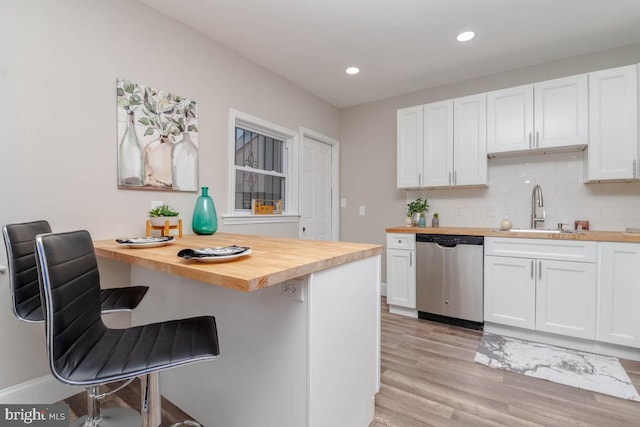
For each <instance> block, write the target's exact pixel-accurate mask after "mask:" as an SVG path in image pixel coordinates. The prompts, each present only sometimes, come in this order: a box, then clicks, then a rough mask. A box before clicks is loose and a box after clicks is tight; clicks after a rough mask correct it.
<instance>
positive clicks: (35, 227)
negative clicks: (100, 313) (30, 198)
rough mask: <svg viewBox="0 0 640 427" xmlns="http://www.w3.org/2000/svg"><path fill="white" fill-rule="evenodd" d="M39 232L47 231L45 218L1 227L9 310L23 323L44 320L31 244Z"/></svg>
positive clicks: (48, 228)
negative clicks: (5, 250) (4, 248)
mask: <svg viewBox="0 0 640 427" xmlns="http://www.w3.org/2000/svg"><path fill="white" fill-rule="evenodd" d="M42 233H51V226H50V225H49V223H48V222H47V221H33V222H24V223H20V224H10V225H5V226H4V227H3V228H2V234H3V236H4V243H5V246H6V248H7V260H8V263H9V283H10V288H11V301H12V306H13V312H14V314H15V315H16V317H18V318H19V319H21V320H24V321H27V322H42V321H43V320H44V313H43V312H42V302H41V300H40V285H39V284H38V271H37V268H36V261H35V247H34V244H35V239H36V235H38V234H42ZM98 301H99V300H98Z"/></svg>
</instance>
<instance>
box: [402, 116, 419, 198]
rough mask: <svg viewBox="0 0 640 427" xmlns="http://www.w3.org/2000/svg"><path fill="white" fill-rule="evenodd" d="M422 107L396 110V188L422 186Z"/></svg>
mask: <svg viewBox="0 0 640 427" xmlns="http://www.w3.org/2000/svg"><path fill="white" fill-rule="evenodd" d="M422 120H423V116H422V106H421V105H420V106H418V107H411V108H404V109H402V110H398V124H397V125H398V141H397V151H398V153H397V168H398V175H397V176H398V180H397V185H398V188H418V187H421V186H422V158H423V155H422V136H423V127H422V126H423V124H422Z"/></svg>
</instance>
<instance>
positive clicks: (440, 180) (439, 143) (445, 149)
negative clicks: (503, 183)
mask: <svg viewBox="0 0 640 427" xmlns="http://www.w3.org/2000/svg"><path fill="white" fill-rule="evenodd" d="M486 111H487V110H486V95H485V94H480V95H473V96H467V97H464V98H457V99H449V100H446V101H441V102H434V103H431V104H426V105H422V106H419V107H412V108H405V109H402V110H398V159H397V161H398V166H397V167H398V188H424V187H430V188H433V187H454V186H463V185H464V186H472V185H487V147H486V145H487V128H486V121H487V119H486V117H487V115H486ZM418 114H421V116H420V117H419V118H418V117H417V115H418Z"/></svg>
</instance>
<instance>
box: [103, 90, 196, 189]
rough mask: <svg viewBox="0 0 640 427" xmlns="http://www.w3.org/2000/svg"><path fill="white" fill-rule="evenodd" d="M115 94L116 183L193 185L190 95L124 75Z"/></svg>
mask: <svg viewBox="0 0 640 427" xmlns="http://www.w3.org/2000/svg"><path fill="white" fill-rule="evenodd" d="M116 87H117V97H118V188H128V189H142V190H173V191H198V106H197V104H196V102H195V101H192V100H189V99H187V98H184V97H182V96H178V95H174V94H171V93H169V92H165V91H161V90H157V89H154V88H151V87H149V86H143V85H141V84H138V83H134V82H131V81H129V80H125V79H118V80H117V83H116Z"/></svg>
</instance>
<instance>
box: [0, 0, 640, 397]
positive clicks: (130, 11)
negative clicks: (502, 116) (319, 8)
mask: <svg viewBox="0 0 640 427" xmlns="http://www.w3.org/2000/svg"><path fill="white" fill-rule="evenodd" d="M49 3H50V2H21V1H7V2H3V4H2V6H0V7H2V13H0V23H1V24H2V25H0V28H1V29H0V34H1V35H2V37H1V39H2V40H5V41H8V40H13V41H14V42H13V43H11V44H10V45H8V46H7V47H6V50H5V48H3V52H7V54H6V55H7V56H6V61H7V62H6V63H5V62H4V61H5V60H4V59H3V60H2V62H0V89H1V91H2V93H3V94H7V99H9V100H10V102H5V103H3V105H2V107H0V108H1V109H2V114H1V115H0V116H1V117H3V120H6V125H5V126H3V128H4V129H5V132H6V135H5V138H3V142H2V147H3V148H2V156H0V166H1V167H0V171H1V172H0V173H1V174H2V181H3V182H4V183H5V187H3V188H4V189H5V190H4V193H5V200H6V204H4V205H3V213H2V218H0V223H3V224H4V223H10V222H15V221H20V220H23V219H36V218H40V217H45V216H46V217H47V218H48V219H49V220H50V221H51V222H52V224H53V225H54V226H55V227H56V228H57V229H61V230H68V229H74V228H78V227H81V228H87V229H89V230H91V231H92V233H94V234H95V235H96V236H95V237H96V238H99V239H100V238H110V237H113V236H116V235H118V236H120V235H135V234H138V233H140V232H141V230H142V229H143V228H142V227H143V226H144V225H143V224H144V218H145V213H146V211H147V210H148V208H149V202H150V201H151V200H155V198H154V196H153V195H151V194H149V193H144V192H136V191H118V190H117V189H116V187H115V178H114V177H113V169H114V162H115V160H114V159H115V146H116V143H115V139H116V138H115V132H114V125H113V116H114V115H115V108H114V107H115V101H114V98H115V94H114V90H113V86H114V84H115V83H114V82H115V79H116V78H117V77H119V76H122V77H128V78H132V79H139V80H143V81H149V82H150V83H154V84H156V85H157V86H160V87H167V88H170V89H173V88H176V90H179V91H180V92H182V93H186V94H188V95H190V96H192V97H193V98H194V99H197V100H198V101H199V104H200V105H201V108H202V110H201V114H202V117H203V119H202V124H201V126H202V135H203V140H204V139H205V138H206V139H207V141H209V144H208V145H205V144H203V147H202V150H203V152H202V158H201V165H200V169H201V181H202V182H203V183H207V184H209V185H210V188H211V194H212V195H213V196H214V198H215V199H216V203H217V204H218V206H219V209H220V212H221V213H222V212H226V211H227V208H228V206H227V205H228V203H227V197H226V195H227V193H228V192H229V189H228V188H227V185H226V181H227V169H228V165H227V155H226V146H225V141H226V140H227V126H228V123H227V122H228V116H229V108H236V109H238V110H241V111H245V112H247V113H250V114H253V115H255V116H259V117H262V118H264V119H267V120H269V121H271V122H273V123H278V124H281V125H284V126H287V127H289V128H291V129H298V127H299V126H305V127H307V128H310V129H313V130H315V131H317V132H320V133H322V134H324V135H328V136H330V137H333V138H336V139H338V140H339V141H340V186H339V192H340V197H341V198H344V199H345V202H346V206H345V207H343V208H340V209H339V213H340V230H339V231H340V240H342V241H354V242H361V243H371V244H385V232H384V230H385V229H386V228H388V227H394V226H400V225H401V224H402V222H403V220H404V214H405V209H406V203H407V202H408V201H410V200H413V199H415V198H417V197H420V196H421V195H422V196H426V197H427V198H428V199H429V202H430V205H431V210H430V212H431V213H433V212H438V213H440V218H441V219H440V221H441V226H443V227H444V226H477V227H489V228H492V227H498V225H499V223H500V221H501V220H502V218H503V217H504V216H509V218H510V219H511V221H512V222H513V224H514V227H525V226H527V224H528V220H529V209H530V195H531V188H532V185H533V184H534V180H535V183H537V184H539V185H541V187H542V188H543V191H544V197H545V206H546V210H547V218H548V219H547V223H545V225H544V226H545V228H547V227H549V226H551V227H554V226H555V224H556V223H557V222H571V221H573V220H576V219H585V220H589V221H590V225H591V228H592V229H598V230H618V231H621V230H624V228H625V227H627V226H635V225H637V224H634V222H635V221H637V220H638V218H640V184H639V183H637V182H620V183H592V184H583V183H582V181H581V177H582V170H583V163H584V152H573V153H558V154H546V155H534V156H527V157H519V158H515V157H514V158H496V159H489V160H488V171H489V172H488V173H489V182H490V185H489V186H488V187H486V188H474V189H471V188H457V189H435V190H424V191H405V190H400V189H398V188H397V185H396V166H395V163H396V162H395V159H396V111H397V110H398V109H400V108H406V107H411V106H415V105H422V104H427V103H430V102H435V101H441V100H444V99H451V98H456V97H461V96H466V95H472V94H475V93H481V92H489V91H492V90H498V89H503V88H506V87H513V86H517V85H521V84H528V83H533V82H537V81H543V80H548V79H554V78H558V77H564V76H569V75H575V74H580V73H585V72H591V71H596V70H602V69H608V68H613V67H617V66H622V65H629V64H636V63H640V44H638V43H639V42H640V38H635V39H630V40H628V41H618V42H617V44H615V45H607V46H604V45H601V46H600V48H599V49H597V50H595V51H590V52H589V51H587V50H578V49H576V50H574V51H572V53H571V54H566V55H564V56H563V57H555V58H546V59H545V60H542V61H538V62H527V63H521V64H519V65H517V66H516V65H513V66H506V67H505V68H504V69H502V70H499V71H498V70H492V71H491V72H485V73H482V74H480V75H478V76H473V77H471V76H469V77H461V78H458V79H455V80H452V81H449V82H446V83H442V84H439V85H437V86H433V87H430V88H428V89H422V90H412V91H407V92H410V93H407V94H405V95H396V96H392V95H388V96H382V97H380V100H367V101H366V102H362V103H359V104H358V105H351V106H346V107H343V108H337V107H335V106H334V105H331V104H329V103H327V102H325V101H323V100H322V99H320V98H318V97H317V96H315V95H312V94H310V93H309V92H307V91H305V90H303V89H301V88H300V87H299V86H296V85H294V84H291V83H290V82H289V81H287V80H285V79H284V78H281V77H279V76H277V75H275V74H273V73H271V72H268V71H266V70H265V69H264V68H262V67H261V66H258V65H256V64H255V63H254V62H251V61H250V60H247V59H246V58H245V57H243V56H240V55H238V54H237V53H235V52H234V51H232V50H231V49H229V48H227V47H226V46H223V45H222V44H219V43H216V42H212V41H211V40H210V39H209V38H207V37H205V36H203V35H202V34H200V33H197V32H195V31H194V30H192V29H191V28H189V27H187V26H184V25H183V24H179V23H177V22H176V21H174V20H173V19H170V18H167V17H165V16H163V15H162V14H160V13H158V12H156V11H154V10H152V9H150V8H148V7H147V6H145V5H143V4H141V3H134V2H125V1H117V2H110V3H95V4H92V5H85V4H83V3H84V2H74V1H68V2H64V3H62V4H58V5H56V6H53V5H51V4H49ZM632 5H633V2H631V3H624V7H627V8H630V7H632ZM494 7H495V5H494ZM624 10H627V9H624V8H623V11H624ZM123 11H124V12H126V13H123ZM636 11H637V9H636ZM623 13H624V12H623ZM629 15H630V16H631V17H633V16H634V15H633V13H629ZM635 16H636V17H637V15H635ZM636 21H637V20H636ZM166 31H171V34H173V35H174V37H171V38H166V37H165V34H166ZM79 34H80V35H81V36H79ZM632 34H634V33H632ZM635 34H636V36H637V33H635ZM158 40H163V42H162V43H157V41H158ZM188 45H189V46H192V49H187V50H185V46H188ZM547 47H549V46H548V45H547ZM167 52H170V53H171V54H172V55H175V56H174V58H175V59H174V60H173V62H174V63H177V64H180V66H179V67H166V66H165V65H163V64H165V61H164V60H159V59H158V58H163V57H164V55H166V53H167ZM193 52H198V54H194V53H193ZM494 59H495V61H496V62H499V60H500V58H498V57H497V58H494ZM459 61H460V62H459V65H458V66H459V67H464V62H463V60H461V59H459ZM175 68H180V71H179V72H178V71H176V70H175ZM363 68H364V67H363ZM505 70H507V71H505ZM363 71H364V70H363ZM341 72H342V70H341ZM425 86H426V85H425ZM256 93H260V96H256V95H255V94H256ZM405 93H406V92H405ZM382 98H384V99H382ZM274 99H280V100H283V102H278V103H276V102H274ZM61 106H62V107H61ZM205 117H206V119H205ZM7 152H10V153H11V155H10V156H8V155H6V153H7ZM78 159H88V160H89V161H88V162H79V161H78ZM363 159H366V161H364V160H363ZM52 160H53V161H52ZM527 180H528V181H529V182H526V181H527ZM8 183H11V185H8ZM192 196H193V195H191V194H176V195H175V196H173V198H172V199H171V200H170V201H171V203H172V204H174V205H175V206H176V207H177V208H179V209H180V210H181V211H183V212H190V210H191V209H192V206H193V197H192ZM167 197H168V196H167ZM95 206H100V209H99V210H98V209H96V208H95ZM121 206H126V207H127V208H126V209H122V208H121ZM360 206H365V207H366V214H365V215H360V214H359V207H360ZM98 211H99V212H100V213H99V214H97V212H98ZM69 212H73V214H70V213H69ZM25 217H28V218H25ZM105 218H108V219H107V220H106V221H105ZM226 231H231V232H236V231H237V232H242V233H256V234H270V235H278V236H283V237H298V235H299V230H298V224H297V223H284V224H273V225H269V226H266V227H265V226H261V225H255V224H251V225H242V226H226ZM1 256H2V257H4V254H2V255H1ZM0 264H3V265H4V264H5V262H4V259H3V260H2V262H0ZM385 277H386V268H385V266H384V257H383V269H382V280H383V282H384V280H385ZM0 280H1V281H2V285H3V287H5V288H6V275H0ZM8 297H9V296H8V295H7V293H6V292H5V293H2V294H1V295H0V298H2V301H3V304H2V305H3V307H9V303H8ZM0 324H2V325H3V326H2V327H1V328H2V329H1V330H2V336H5V337H7V339H11V340H12V341H14V342H15V344H13V349H12V351H11V352H2V355H0V380H1V382H0V390H3V389H6V388H9V387H12V386H15V385H17V384H23V383H26V382H28V381H30V380H35V379H37V378H40V377H42V376H44V375H45V374H46V373H47V367H46V363H45V359H44V355H43V354H41V353H39V352H36V351H33V349H36V348H38V349H39V348H41V345H42V342H41V338H42V337H41V329H40V328H38V327H37V326H35V325H34V326H33V327H31V326H32V325H29V326H27V327H26V331H25V325H23V324H18V323H17V322H16V321H15V319H13V317H12V314H11V313H10V312H8V311H5V310H3V311H2V322H0ZM16 337H20V339H19V340H15V338H16Z"/></svg>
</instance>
